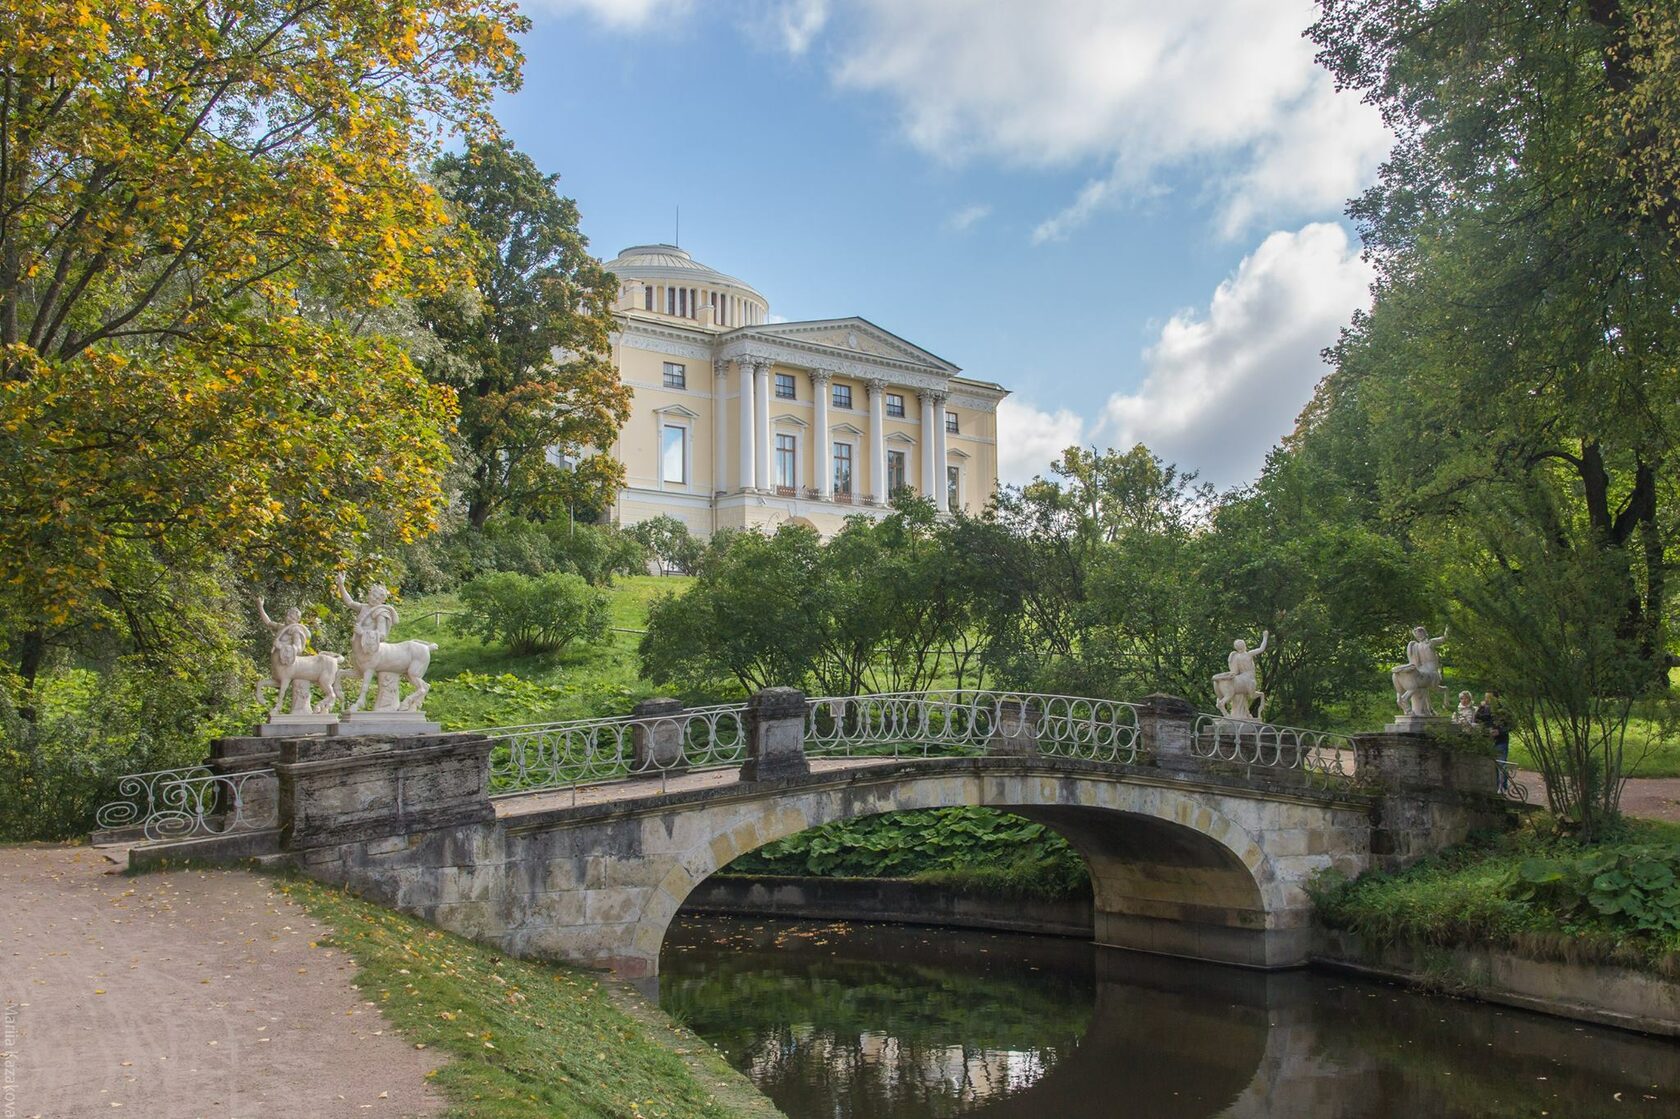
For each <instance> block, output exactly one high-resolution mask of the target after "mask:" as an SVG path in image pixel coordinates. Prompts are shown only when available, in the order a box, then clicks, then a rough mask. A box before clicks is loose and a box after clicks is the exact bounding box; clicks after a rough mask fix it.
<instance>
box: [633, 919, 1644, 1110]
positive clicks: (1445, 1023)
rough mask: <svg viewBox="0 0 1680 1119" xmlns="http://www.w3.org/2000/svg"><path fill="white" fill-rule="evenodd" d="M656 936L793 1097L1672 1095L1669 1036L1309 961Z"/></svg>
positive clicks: (878, 931) (1256, 1103) (1359, 1099)
mask: <svg viewBox="0 0 1680 1119" xmlns="http://www.w3.org/2000/svg"><path fill="white" fill-rule="evenodd" d="M801 932H804V933H805V935H800V933H801ZM813 932H814V933H816V934H817V935H810V934H811V933H813ZM672 940H673V941H674V944H673V945H671V946H668V948H667V950H666V953H665V959H664V963H663V967H662V975H661V978H660V981H659V984H660V988H661V1002H662V1003H663V1004H664V1005H665V1006H666V1007H667V1008H668V1009H669V1010H671V1011H673V1012H675V1013H677V1014H678V1015H679V1016H680V1017H681V1018H682V1019H683V1020H684V1021H685V1022H686V1023H688V1024H689V1025H690V1026H691V1027H692V1028H693V1029H695V1030H696V1032H698V1033H699V1034H700V1035H701V1036H702V1037H703V1038H705V1039H706V1040H708V1041H711V1042H714V1043H716V1044H718V1045H720V1046H721V1047H722V1048H723V1049H724V1050H725V1052H726V1053H727V1054H728V1055H729V1056H730V1058H731V1061H732V1063H735V1064H736V1065H737V1066H738V1067H740V1066H745V1067H747V1068H749V1069H750V1070H751V1073H752V1078H753V1080H754V1081H755V1082H756V1083H758V1084H759V1085H760V1086H761V1088H763V1089H764V1090H765V1091H766V1093H767V1094H769V1095H770V1096H771V1097H772V1098H773V1099H775V1100H776V1101H777V1102H778V1103H780V1104H782V1105H783V1106H784V1107H785V1109H786V1110H788V1111H789V1112H790V1113H797V1114H832V1113H835V1112H836V1111H837V1110H839V1108H837V1107H836V1106H835V1101H838V1100H844V1101H845V1103H846V1108H845V1110H846V1111H847V1112H848V1113H850V1114H854V1115H855V1114H873V1115H895V1116H910V1115H918V1116H919V1115H949V1114H955V1113H958V1112H961V1113H962V1114H970V1115H975V1116H978V1117H983V1119H1041V1117H1044V1116H1086V1115H1099V1114H1101V1115H1108V1114H1115V1115H1118V1114H1126V1115H1139V1116H1152V1117H1156V1116H1161V1117H1165V1116H1185V1117H1188V1116H1213V1115H1220V1116H1225V1117H1230V1119H1261V1117H1266V1116H1329V1115H1359V1116H1369V1117H1386V1116H1413V1115H1484V1114H1489V1113H1498V1114H1504V1113H1509V1114H1525V1115H1527V1114H1539V1113H1540V1111H1541V1110H1543V1109H1546V1108H1548V1107H1549V1109H1550V1111H1551V1113H1552V1114H1554V1115H1574V1114H1598V1113H1600V1111H1604V1113H1608V1110H1606V1109H1612V1108H1613V1109H1615V1110H1617V1111H1618V1112H1622V1111H1625V1112H1628V1113H1631V1114H1644V1115H1655V1114H1663V1113H1665V1110H1664V1109H1665V1108H1672V1099H1668V1098H1664V1099H1662V1100H1658V1099H1656V1098H1654V1097H1653V1096H1652V1087H1651V1086H1652V1085H1662V1088H1661V1089H1659V1090H1658V1091H1660V1092H1661V1093H1662V1094H1663V1095H1664V1096H1665V1097H1666V1096H1667V1093H1668V1089H1669V1086H1670V1085H1671V1084H1672V1083H1673V1081H1674V1070H1675V1068H1676V1062H1677V1058H1676V1055H1675V1052H1674V1047H1673V1045H1672V1044H1671V1043H1670V1042H1668V1041H1666V1040H1663V1039H1657V1038H1647V1037H1639V1036H1635V1035H1633V1034H1628V1033H1623V1032H1621V1031H1616V1030H1595V1029H1592V1028H1590V1027H1589V1028H1586V1029H1585V1030H1583V1028H1582V1027H1581V1026H1579V1025H1578V1024H1576V1023H1572V1022H1567V1021H1559V1020H1554V1019H1548V1018H1543V1017H1540V1016H1537V1015H1531V1014H1527V1013H1523V1012H1520V1011H1517V1012H1513V1011H1501V1010H1497V1009H1493V1008H1490V1007H1487V1006H1485V1005H1480V1004H1476V1003H1465V1002H1457V1001H1452V1000H1444V999H1440V998H1435V997H1430V996H1425V995H1418V994H1412V993H1409V992H1404V991H1399V990H1396V989H1393V988H1389V987H1386V986H1383V985H1379V984H1376V983H1371V982H1366V981H1361V980H1350V979H1345V978H1342V977H1335V976H1328V975H1324V974H1320V973H1315V972H1307V971H1272V972H1264V971H1256V970H1251V969H1239V968H1219V967H1208V966H1206V965H1204V964H1199V963H1196V962H1193V961H1184V960H1173V959H1166V958H1162V957H1158V956H1154V957H1151V956H1142V955H1139V954H1136V953H1130V952H1111V951H1106V950H1103V949H1101V948H1098V949H1093V948H1092V946H1091V945H1089V944H1084V943H1080V942H1078V941H1074V940H1069V939H1063V938H1054V937H1033V936H1020V935H1014V934H983V933H974V932H956V931H952V930H945V929H933V928H925V927H924V928H916V927H904V926H897V927H895V926H881V925H876V926H870V925H864V924H853V925H845V924H840V925H824V924H809V923H803V922H786V921H763V920H756V921H755V920H752V919H728V918H725V919H717V918H711V917H706V918H699V917H695V918H685V919H684V920H683V921H682V923H681V927H679V928H677V929H674V930H673V934H672ZM1490 1055H1496V1059H1490ZM1616 1090H1623V1091H1624V1098H1623V1100H1622V1101H1621V1102H1620V1103H1616V1102H1614V1101H1612V1100H1611V1093H1612V1092H1613V1091H1616Z"/></svg>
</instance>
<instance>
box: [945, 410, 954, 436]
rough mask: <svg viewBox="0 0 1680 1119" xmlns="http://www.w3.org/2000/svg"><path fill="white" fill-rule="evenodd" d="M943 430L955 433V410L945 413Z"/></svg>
mask: <svg viewBox="0 0 1680 1119" xmlns="http://www.w3.org/2000/svg"><path fill="white" fill-rule="evenodd" d="M945 430H946V431H948V432H950V433H951V434H952V435H956V434H957V414H956V413H955V412H946V413H945Z"/></svg>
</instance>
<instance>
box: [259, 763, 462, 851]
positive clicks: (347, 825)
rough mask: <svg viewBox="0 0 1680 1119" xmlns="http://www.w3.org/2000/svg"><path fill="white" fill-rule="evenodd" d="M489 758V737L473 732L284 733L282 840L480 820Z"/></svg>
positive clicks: (330, 839)
mask: <svg viewBox="0 0 1680 1119" xmlns="http://www.w3.org/2000/svg"><path fill="white" fill-rule="evenodd" d="M489 756H490V741H489V739H487V738H484V737H482V736H480V735H471V734H447V735H435V736H418V737H413V738H350V737H336V738H331V737H329V738H292V739H285V740H283V741H282V742H281V745H280V757H279V760H278V761H277V762H276V763H275V772H276V774H277V775H278V777H279V799H280V830H281V842H282V844H283V845H284V846H285V847H286V848H287V849H290V850H294V851H296V850H302V849H305V848H309V847H319V846H326V845H330V844H337V843H346V842H353V841H358V840H370V839H382V838H385V837H387V836H395V835H409V834H412V833H415V832H421V831H426V830H430V829H434V828H447V827H454V826H457V825H462V824H469V823H482V822H486V821H488V820H490V819H492V818H493V817H494V816H495V811H494V809H492V808H491V806H490V796H489V773H490V769H489Z"/></svg>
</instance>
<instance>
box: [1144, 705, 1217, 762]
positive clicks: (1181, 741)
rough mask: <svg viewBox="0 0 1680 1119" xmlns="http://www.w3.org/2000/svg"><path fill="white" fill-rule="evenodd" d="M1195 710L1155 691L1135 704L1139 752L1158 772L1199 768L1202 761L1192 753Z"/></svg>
mask: <svg viewBox="0 0 1680 1119" xmlns="http://www.w3.org/2000/svg"><path fill="white" fill-rule="evenodd" d="M1195 721H1196V709H1195V708H1194V707H1192V706H1190V701H1189V700H1187V699H1182V698H1180V697H1178V696H1175V695H1167V694H1165V693H1162V692H1157V693H1155V694H1154V695H1146V696H1144V697H1143V699H1142V700H1140V701H1139V702H1138V753H1139V754H1140V755H1145V756H1148V757H1152V758H1154V759H1155V764H1156V765H1157V766H1158V767H1160V768H1161V769H1180V770H1183V769H1201V768H1202V767H1203V760H1202V759H1201V758H1199V757H1197V756H1196V755H1195V754H1194V753H1192V752H1191V749H1190V747H1191V745H1192V743H1193V741H1194V733H1193V732H1194V729H1195Z"/></svg>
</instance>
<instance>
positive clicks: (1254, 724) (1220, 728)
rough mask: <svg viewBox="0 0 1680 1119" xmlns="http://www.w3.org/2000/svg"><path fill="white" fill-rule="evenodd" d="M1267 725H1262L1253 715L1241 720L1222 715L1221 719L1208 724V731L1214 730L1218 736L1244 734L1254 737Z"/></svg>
mask: <svg viewBox="0 0 1680 1119" xmlns="http://www.w3.org/2000/svg"><path fill="white" fill-rule="evenodd" d="M1265 725H1266V724H1265V723H1262V722H1261V721H1260V720H1259V719H1256V718H1254V717H1253V716H1252V715H1251V716H1248V717H1247V718H1239V717H1237V716H1233V715H1221V716H1220V717H1219V718H1217V719H1214V720H1213V721H1212V722H1210V723H1208V724H1207V726H1208V729H1210V730H1212V731H1213V732H1214V733H1216V734H1236V735H1240V734H1243V733H1244V732H1246V733H1248V734H1249V735H1253V734H1254V733H1255V732H1256V731H1258V730H1259V729H1260V728H1261V727H1264V726H1265Z"/></svg>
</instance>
